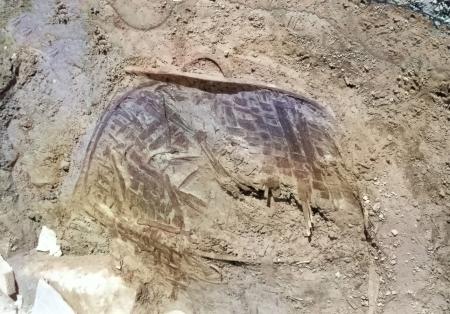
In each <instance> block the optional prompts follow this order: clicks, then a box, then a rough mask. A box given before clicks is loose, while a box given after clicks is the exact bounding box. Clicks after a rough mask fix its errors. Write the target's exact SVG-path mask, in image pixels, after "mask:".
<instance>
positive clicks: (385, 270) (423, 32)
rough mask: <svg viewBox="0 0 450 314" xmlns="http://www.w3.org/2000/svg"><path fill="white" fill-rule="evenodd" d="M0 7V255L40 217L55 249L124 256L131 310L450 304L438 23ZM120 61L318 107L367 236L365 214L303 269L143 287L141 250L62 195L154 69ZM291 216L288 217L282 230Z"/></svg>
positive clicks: (279, 5) (259, 2)
mask: <svg viewBox="0 0 450 314" xmlns="http://www.w3.org/2000/svg"><path fill="white" fill-rule="evenodd" d="M0 8H1V9H2V11H1V12H0V14H1V22H0V27H1V30H0V43H1V47H0V48H1V49H0V58H1V60H2V61H1V69H2V70H1V73H0V75H1V76H0V100H1V103H0V105H1V115H0V117H1V120H0V136H1V143H2V144H1V151H0V166H1V170H0V175H1V179H0V193H1V203H0V231H1V234H2V236H1V238H0V250H1V252H0V253H2V255H6V256H14V255H16V254H18V253H21V252H25V251H28V250H30V249H32V248H33V247H34V246H35V242H36V236H37V233H38V230H39V229H40V226H42V225H44V224H45V225H48V226H51V227H52V228H54V229H55V230H56V231H57V233H58V236H59V238H60V239H61V241H62V245H63V251H64V253H65V254H66V255H69V254H74V255H82V254H105V253H108V254H111V255H113V256H115V258H116V261H117V263H119V262H121V261H122V260H123V257H124V256H125V255H127V254H129V255H130V256H133V257H132V258H130V260H129V261H128V263H126V264H125V265H124V267H123V270H122V268H121V272H122V274H123V276H124V277H125V278H128V279H130V280H132V281H133V282H136V285H140V287H141V288H140V293H139V295H138V298H137V304H136V307H135V310H136V311H137V312H139V311H142V312H145V311H149V309H150V310H151V311H154V312H163V311H164V310H166V309H171V308H173V306H175V305H176V306H179V307H184V309H185V310H186V312H189V311H192V312H200V313H204V312H205V313H206V312H208V313H211V312H212V309H213V310H214V311H216V312H218V313H224V312H233V311H234V312H249V313H265V312H282V313H283V312H293V313H310V312H323V313H350V312H354V313H360V312H369V313H398V312H401V313H446V312H448V311H449V310H450V303H449V302H450V293H449V291H450V287H449V279H450V278H449V276H450V264H449V261H450V248H449V241H450V211H449V210H450V201H449V200H450V157H449V156H450V154H449V153H450V134H449V129H450V123H449V121H450V111H449V110H450V95H449V93H450V53H449V52H450V37H449V30H448V28H446V27H445V26H440V27H435V26H433V24H432V22H431V21H429V20H427V19H426V18H425V17H423V16H421V15H419V14H418V13H414V12H412V11H410V10H407V9H406V8H399V7H395V6H390V5H381V4H374V3H372V4H366V3H365V1H335V2H333V3H323V2H319V1H302V2H301V3H297V2H294V1H277V2H274V1H265V0H253V1H222V0H217V1H207V0H200V1H190V0H186V1H152V2H151V3H149V2H148V1H143V0H133V1H122V0H111V1H81V0H78V1H51V0H40V1H0ZM129 66H137V67H147V68H150V69H155V70H157V69H165V70H173V71H184V72H187V73H197V74H199V73H200V74H207V75H213V76H216V77H218V78H222V79H243V80H245V81H249V82H258V83H264V84H274V85H277V86H278V87H280V88H283V89H286V90H289V91H292V92H296V93H299V94H302V95H305V96H307V97H308V98H310V99H313V100H315V101H317V102H318V103H320V104H322V105H323V106H325V107H326V108H328V109H329V110H330V111H331V112H332V113H333V115H334V119H335V123H334V128H335V131H336V134H335V141H336V143H337V145H338V148H339V152H340V155H341V159H342V162H343V163H344V166H345V169H346V171H347V172H348V174H349V176H350V178H351V182H352V185H353V187H354V190H355V192H356V194H357V195H358V197H359V199H360V201H361V206H362V207H363V211H362V212H363V213H365V214H366V215H367V217H368V226H369V228H368V230H367V235H364V233H363V232H362V230H363V228H362V227H363V226H361V225H360V226H349V228H350V229H352V228H355V229H354V230H355V232H354V234H355V235H354V236H353V237H352V238H348V237H341V238H340V237H339V234H338V235H337V236H334V235H333V236H331V237H330V236H329V234H328V233H327V232H323V233H320V232H318V233H317V235H316V236H315V237H313V238H312V241H311V242H307V241H304V243H302V245H301V246H299V247H298V248H297V250H298V251H296V252H295V253H296V254H298V256H303V257H308V260H311V262H310V263H306V264H301V263H300V264H296V265H281V266H277V267H273V266H271V267H268V268H257V267H254V266H252V265H230V264H229V263H222V264H220V263H218V264H217V265H218V267H220V269H221V272H222V274H224V275H225V276H226V275H227V274H233V276H235V277H233V276H231V275H230V276H229V277H227V278H228V279H229V281H228V284H227V286H226V288H223V287H220V286H219V287H216V288H211V289H210V290H207V291H208V293H207V294H205V293H204V291H205V290H202V289H204V287H203V286H201V285H199V286H198V287H197V286H196V283H195V282H194V283H192V285H191V286H190V287H191V289H190V290H189V289H188V292H187V293H186V294H183V293H180V294H179V295H178V296H174V295H173V294H172V290H171V289H170V285H169V288H165V286H162V288H161V289H155V288H154V285H152V283H151V281H150V280H153V279H154V278H155V277H154V274H153V273H152V269H151V268H149V267H148V265H147V264H146V263H145V261H146V260H145V255H144V256H142V253H135V248H134V247H130V245H129V244H127V243H122V242H121V241H116V240H115V237H114V235H113V234H111V233H110V230H108V227H105V226H103V225H102V224H101V222H99V221H97V220H96V219H93V218H91V217H90V216H89V215H87V214H86V212H85V211H84V210H82V208H79V207H77V206H74V205H73V203H72V202H71V200H72V195H73V191H74V187H75V184H76V182H77V179H78V177H79V175H80V171H81V169H82V164H83V160H84V154H85V151H86V148H87V145H88V143H89V141H90V138H91V135H92V134H93V131H94V128H95V126H96V124H97V121H99V119H100V117H101V115H102V114H103V112H104V110H105V109H106V108H107V107H108V106H109V105H110V103H111V102H112V101H113V100H114V99H117V98H118V97H119V96H120V95H122V94H123V93H124V92H125V91H128V90H130V89H132V88H133V87H136V86H137V85H138V84H139V83H142V82H144V81H146V80H148V79H146V78H144V77H142V76H136V75H133V74H129V73H127V72H126V71H125V68H126V67H129ZM264 219H267V223H270V218H267V217H265V218H264ZM361 221H363V218H362V219H361ZM325 225H326V223H325ZM297 228H298V229H301V227H298V226H286V232H287V234H286V235H284V236H288V235H289V234H290V233H292V232H297V231H298V232H301V231H300V230H297ZM319 230H320V228H319ZM325 230H326V229H325ZM282 236H283V235H282ZM261 237H262V238H266V237H269V238H270V237H271V235H269V236H267V235H261ZM286 247H287V246H285V247H280V248H275V251H276V249H279V250H281V251H282V250H283V249H286ZM294 251H295V249H294ZM304 252H308V253H311V254H312V255H309V256H306V253H304ZM302 254H304V255H302ZM268 256H269V257H270V254H268ZM256 273H258V274H259V276H260V277H257V278H258V281H257V283H258V284H255V285H253V286H252V284H251V283H253V282H254V278H255V274H256ZM154 280H156V279H154ZM158 280H163V279H161V278H159V279H158ZM246 282H247V283H248V285H245V283H246ZM293 282H296V284H295V285H294V284H293ZM225 291H226V292H225ZM225 293H226V295H227V297H225V298H224V297H223V295H224V294H225ZM193 296H195V298H193ZM202 296H207V297H205V298H204V299H202Z"/></svg>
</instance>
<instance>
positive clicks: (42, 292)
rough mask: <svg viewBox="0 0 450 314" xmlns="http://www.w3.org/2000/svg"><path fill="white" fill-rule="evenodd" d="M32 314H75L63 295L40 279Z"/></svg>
mask: <svg viewBox="0 0 450 314" xmlns="http://www.w3.org/2000/svg"><path fill="white" fill-rule="evenodd" d="M31 314H75V312H74V310H72V308H71V307H70V306H69V305H68V304H67V303H66V301H64V299H63V298H62V297H61V295H60V294H59V293H58V291H56V290H55V289H54V288H53V287H52V286H50V285H49V284H48V283H47V282H45V280H43V279H40V280H39V282H38V286H37V290H36V298H35V300H34V305H33V310H32V311H31Z"/></svg>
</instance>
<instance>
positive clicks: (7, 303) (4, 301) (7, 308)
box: [0, 293, 17, 314]
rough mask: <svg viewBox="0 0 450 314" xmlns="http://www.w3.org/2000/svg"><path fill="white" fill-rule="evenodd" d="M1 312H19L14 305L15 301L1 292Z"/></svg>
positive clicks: (7, 313) (5, 313)
mask: <svg viewBox="0 0 450 314" xmlns="http://www.w3.org/2000/svg"><path fill="white" fill-rule="evenodd" d="M0 313H2V314H17V309H16V306H15V305H14V301H13V300H12V299H11V298H10V297H8V296H6V295H4V294H2V293H0Z"/></svg>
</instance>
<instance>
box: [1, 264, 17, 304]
mask: <svg viewBox="0 0 450 314" xmlns="http://www.w3.org/2000/svg"><path fill="white" fill-rule="evenodd" d="M0 291H1V292H3V293H4V294H6V295H13V294H14V293H16V281H15V279H14V272H13V269H12V268H11V266H9V264H8V263H7V262H6V261H5V260H4V259H3V257H1V256H0Z"/></svg>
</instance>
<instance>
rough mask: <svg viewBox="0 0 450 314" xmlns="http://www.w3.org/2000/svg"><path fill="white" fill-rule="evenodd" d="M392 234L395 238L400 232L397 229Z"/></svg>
mask: <svg viewBox="0 0 450 314" xmlns="http://www.w3.org/2000/svg"><path fill="white" fill-rule="evenodd" d="M391 233H392V235H393V236H394V237H396V236H397V235H398V231H397V230H396V229H392V230H391Z"/></svg>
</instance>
